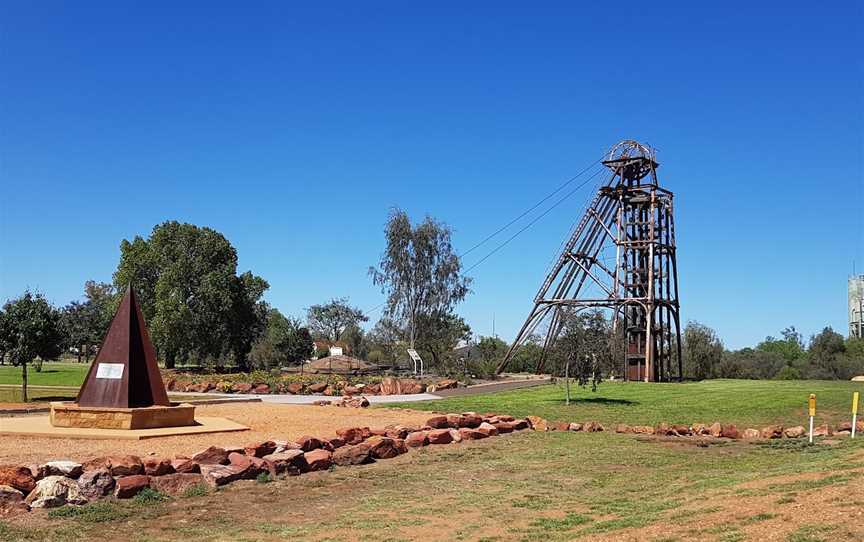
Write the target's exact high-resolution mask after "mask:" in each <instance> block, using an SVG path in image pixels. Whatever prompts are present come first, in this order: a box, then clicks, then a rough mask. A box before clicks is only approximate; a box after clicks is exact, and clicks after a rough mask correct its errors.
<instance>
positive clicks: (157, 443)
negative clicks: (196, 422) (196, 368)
mask: <svg viewBox="0 0 864 542" xmlns="http://www.w3.org/2000/svg"><path fill="white" fill-rule="evenodd" d="M195 412H196V414H197V415H201V416H221V417H224V418H229V419H231V420H234V421H236V422H239V423H242V424H244V425H247V426H249V427H250V428H251V430H249V431H242V432H237V433H214V434H204V435H189V436H177V437H163V438H155V439H147V440H139V441H134V440H86V439H57V438H44V437H17V436H16V437H9V436H4V437H0V464H2V463H16V464H20V463H23V464H27V463H38V462H44V461H49V460H59V459H70V460H73V461H86V460H88V459H91V458H94V457H98V456H100V455H107V454H133V455H139V456H142V457H143V456H146V455H149V454H154V455H159V456H165V457H173V456H174V455H190V454H194V453H195V452H197V451H200V450H202V449H204V448H207V447H208V446H213V445H216V446H242V445H244V444H247V443H249V442H254V441H261V440H296V439H297V438H299V437H301V436H303V435H312V436H318V437H335V436H336V430H337V429H339V428H342V427H355V426H359V427H364V426H368V427H384V426H386V425H390V424H402V425H423V423H425V421H426V420H427V419H429V413H428V412H425V413H424V412H416V411H411V410H405V409H398V410H397V409H392V410H391V409H380V408H375V409H371V408H370V409H365V408H364V409H360V408H340V407H334V406H325V407H320V406H309V405H270V404H264V403H243V404H221V405H201V406H198V407H196V409H195ZM2 425H3V418H0V428H2Z"/></svg>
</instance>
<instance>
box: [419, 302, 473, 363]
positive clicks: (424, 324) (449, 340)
mask: <svg viewBox="0 0 864 542" xmlns="http://www.w3.org/2000/svg"><path fill="white" fill-rule="evenodd" d="M417 329H418V336H417V340H416V344H415V346H416V347H417V349H418V350H419V351H420V355H421V357H422V358H423V360H424V362H426V363H430V362H431V363H430V365H429V366H430V367H436V368H441V367H442V366H443V365H444V364H445V363H447V362H449V361H453V360H450V359H448V356H450V354H452V352H453V349H454V348H455V347H456V345H457V344H458V343H459V341H463V340H464V341H467V340H468V339H470V338H471V327H470V326H469V325H468V324H467V323H466V322H465V320H463V319H462V318H461V317H459V316H456V315H455V314H449V313H445V314H433V315H421V316H420V317H419V319H418V325H417Z"/></svg>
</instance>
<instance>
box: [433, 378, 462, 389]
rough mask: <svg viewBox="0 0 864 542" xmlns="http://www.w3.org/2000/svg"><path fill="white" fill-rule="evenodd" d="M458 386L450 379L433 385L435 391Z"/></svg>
mask: <svg viewBox="0 0 864 542" xmlns="http://www.w3.org/2000/svg"><path fill="white" fill-rule="evenodd" d="M458 386H459V382H457V381H455V380H451V379H445V380H441V381H439V382H438V383H437V384H435V389H436V390H450V389H453V388H456V387H458Z"/></svg>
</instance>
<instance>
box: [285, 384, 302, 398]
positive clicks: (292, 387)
mask: <svg viewBox="0 0 864 542" xmlns="http://www.w3.org/2000/svg"><path fill="white" fill-rule="evenodd" d="M285 391H286V392H288V393H290V394H291V395H299V394H301V393H303V384H301V383H299V382H291V383H290V384H288V385H287V386H285Z"/></svg>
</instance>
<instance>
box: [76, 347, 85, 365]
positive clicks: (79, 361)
mask: <svg viewBox="0 0 864 542" xmlns="http://www.w3.org/2000/svg"><path fill="white" fill-rule="evenodd" d="M82 346H83V347H84V349H85V350H86V349H87V345H86V344H79V345H78V363H81V347H82Z"/></svg>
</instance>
